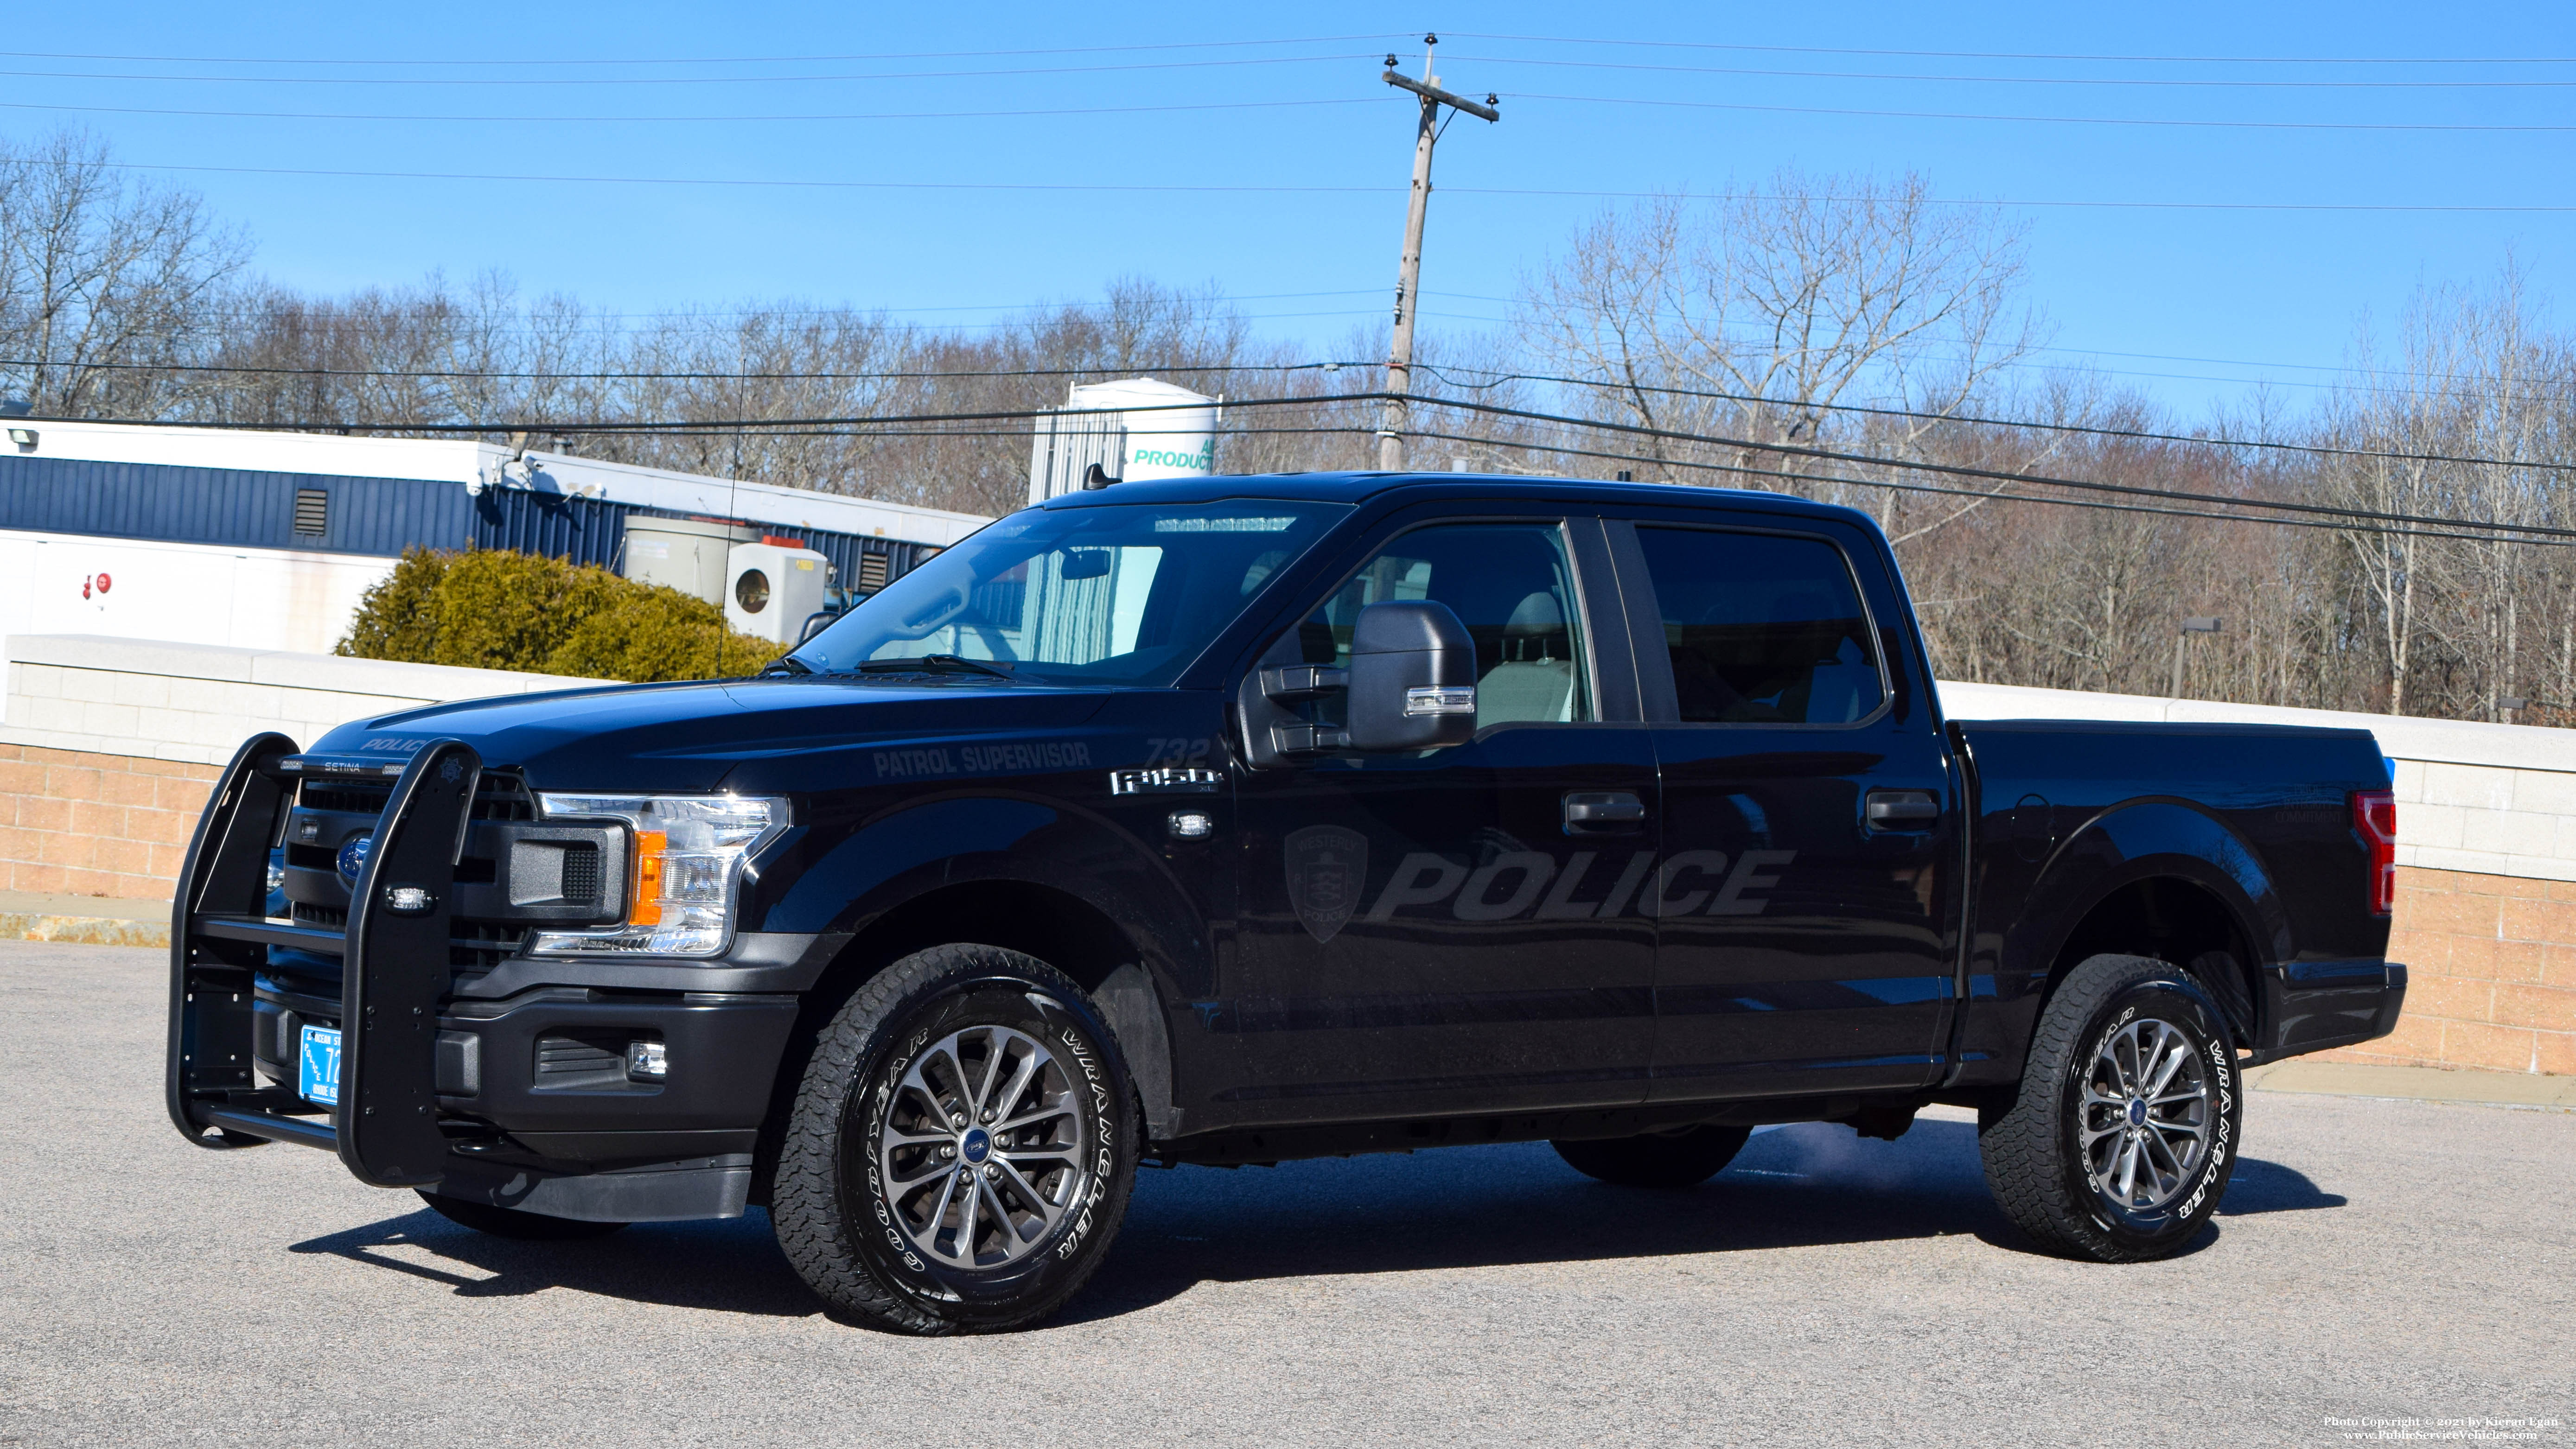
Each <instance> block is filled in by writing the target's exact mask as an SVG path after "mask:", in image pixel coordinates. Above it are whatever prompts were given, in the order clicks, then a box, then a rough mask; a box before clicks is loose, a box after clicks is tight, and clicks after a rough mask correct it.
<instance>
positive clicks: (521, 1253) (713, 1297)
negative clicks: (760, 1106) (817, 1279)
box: [288, 1208, 823, 1318]
mask: <svg viewBox="0 0 2576 1449" xmlns="http://www.w3.org/2000/svg"><path fill="white" fill-rule="evenodd" d="M288 1251H290V1252H296V1253H328V1254H331V1255H333V1256H335V1257H340V1258H345V1259H347V1260H349V1261H350V1262H353V1263H364V1264H366V1265H367V1266H369V1267H371V1268H383V1269H386V1270H388V1271H390V1272H394V1273H401V1274H405V1275H408V1276H410V1277H413V1278H418V1279H422V1280H424V1281H427V1282H430V1283H437V1284H443V1285H445V1286H446V1287H447V1288H449V1289H450V1290H452V1291H453V1292H454V1293H455V1294H456V1295H457V1296H458V1297H460V1298H511V1297H518V1296H521V1295H524V1294H529V1293H542V1292H545V1291H547V1290H549V1289H554V1288H563V1289H569V1290H571V1291H573V1292H576V1293H596V1294H599V1295H601V1296H602V1297H607V1298H622V1299H626V1300H628V1301H630V1302H636V1303H653V1304H660V1305H663V1306H666V1307H672V1308H699V1309H707V1310H710V1311H714V1312H721V1313H752V1314H768V1315H778V1316H785V1317H797V1318H802V1317H809V1316H811V1315H813V1314H816V1313H820V1312H822V1311H823V1304H822V1302H821V1300H819V1299H817V1298H816V1297H815V1296H814V1294H813V1292H812V1290H810V1289H808V1288H807V1287H806V1286H805V1282H804V1280H803V1279H801V1278H798V1277H797V1276H796V1270H795V1269H793V1268H790V1267H789V1266H788V1265H787V1259H786V1257H785V1256H784V1255H782V1254H781V1253H780V1252H779V1251H778V1244H777V1242H776V1241H775V1240H774V1239H772V1238H771V1237H770V1235H769V1215H768V1214H767V1213H764V1212H762V1211H761V1210H760V1209H758V1208H754V1209H752V1210H751V1211H749V1212H748V1213H745V1214H744V1215H743V1216H742V1217H739V1218H732V1219H726V1220H723V1221H716V1222H692V1223H638V1224H636V1225H635V1226H633V1227H630V1228H628V1229H626V1230H625V1231H623V1232H620V1233H616V1234H613V1235H611V1236H609V1237H605V1238H598V1239H594V1240H591V1241H588V1242H567V1243H531V1242H520V1241H516V1240H513V1239H509V1238H496V1237H492V1236H490V1235H488V1234H484V1233H478V1232H476V1231H474V1230H473V1229H471V1228H466V1227H460V1226H458V1225H457V1224H455V1223H451V1222H449V1221H448V1220H447V1219H445V1218H443V1217H440V1216H439V1215H438V1214H436V1213H434V1212H431V1211H430V1210H428V1209H427V1208H423V1209H421V1210H420V1211H419V1212H415V1213H405V1214H403V1215H401V1216H400V1217H391V1218H386V1219H384V1220H382V1221H380V1222H374V1223H369V1224H367V1225H366V1226H365V1227H360V1228H351V1229H349V1230H347V1231H345V1232H338V1233H332V1234H329V1235H328V1236H325V1237H319V1238H311V1239H308V1240H306V1241H304V1242H301V1243H297V1244H295V1245H294V1246H293V1247H292V1248H290V1249H289V1250H288Z"/></svg>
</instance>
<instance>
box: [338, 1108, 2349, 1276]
mask: <svg viewBox="0 0 2576 1449" xmlns="http://www.w3.org/2000/svg"><path fill="white" fill-rule="evenodd" d="M2344 1201H2345V1200H2344V1199H2343V1198H2342V1197H2340V1196H2338V1195H2335V1194H2332V1193H2327V1192H2324V1191H2321V1190H2320V1189H2319V1188H2318V1187H2317V1185H2316V1184H2315V1183H2314V1182H2312V1181H2310V1180H2309V1179H2308V1178H2307V1177H2306V1176H2305V1175H2303V1174H2301V1173H2300V1172H2298V1171H2297V1170H2295V1169H2293V1168H2289V1167H2285V1166H2282V1165H2281V1164H2279V1163H2274V1162H2267V1161H2263V1160H2261V1159H2259V1158H2243V1159H2240V1160H2239V1162H2238V1164H2237V1169H2236V1176H2235V1180H2234V1182H2233V1183H2232V1185H2231V1186H2230V1187H2229V1189H2228V1194H2227V1199H2226V1203H2225V1205H2224V1206H2223V1207H2222V1208H2221V1209H2220V1216H2221V1217H2241V1216H2245V1215H2248V1214H2253V1213H2270V1212H2297V1211H2302V1210H2308V1209H2315V1208H2332V1207H2341V1206H2343V1205H2344ZM1954 1234H1968V1235H1973V1236H1974V1237H1976V1238H1978V1239H1979V1240H1981V1241H1983V1242H1985V1243H1987V1244H1989V1245H1991V1246H1994V1247H1997V1248H2000V1249H2004V1250H2006V1251H2010V1252H2017V1253H2027V1252H2034V1251H2036V1249H2034V1248H2033V1247H2032V1246H2031V1245H2030V1243H2029V1242H2028V1241H2027V1240H2025V1239H2024V1238H2023V1237H2022V1236H2021V1235H2020V1233H2019V1232H2018V1231H2017V1230H2015V1229H2014V1228H2013V1227H2012V1225H2011V1224H2010V1223H2009V1222H2007V1221H2006V1220H2005V1219H2004V1216H2003V1214H2002V1213H2001V1212H1999V1211H1998V1210H1997V1209H1996V1208H1995V1206H1994V1202H1993V1200H1992V1199H1991V1198H1990V1197H1988V1195H1987V1193H1986V1184H1985V1177H1984V1174H1983V1170H1982V1168H1981V1167H1980V1166H1979V1163H1978V1160H1977V1143H1976V1129H1975V1128H1974V1127H1973V1126H1971V1125H1970V1124H1968V1123H1965V1122H1954V1121H1941V1120H1935V1119H1929V1118H1927V1119H1922V1120H1918V1121H1917V1122H1916V1123H1915V1125H1914V1127H1913V1130H1911V1131H1909V1132H1908V1133H1907V1134H1906V1135H1905V1136H1904V1137H1903V1138H1901V1139H1899V1140H1897V1141H1895V1142H1879V1141H1873V1140H1868V1139H1864V1138H1861V1137H1859V1136H1858V1135H1856V1134H1855V1133H1853V1132H1852V1130H1851V1129H1850V1128H1848V1127H1842V1126H1836V1125H1833V1124H1829V1123H1820V1122H1815V1123H1801V1124H1798V1125H1796V1126H1790V1127H1782V1128H1777V1129H1773V1130H1769V1131H1764V1132H1762V1133H1759V1134H1757V1135H1756V1136H1755V1137H1754V1139H1753V1140H1752V1141H1751V1142H1750V1143H1748V1144H1747V1145H1746V1147H1745V1149H1744V1151H1743V1152H1742V1153H1741V1154H1740V1155H1739V1156H1738V1157H1737V1158H1736V1160H1735V1161H1734V1163H1733V1164H1731V1165H1730V1166H1729V1167H1728V1168H1727V1170H1726V1171H1725V1172H1724V1173H1721V1174H1720V1175H1719V1176H1717V1177H1716V1178H1715V1179H1713V1180H1711V1181H1709V1182H1707V1183H1705V1184H1702V1185H1701V1186H1699V1187H1695V1188H1687V1189H1681V1190H1678V1191H1665V1190H1657V1189H1647V1188H1626V1187H1614V1186H1611V1185H1609V1184H1607V1183H1600V1182H1595V1181H1593V1180H1592V1179H1590V1178H1587V1177H1584V1176H1583V1175H1581V1174H1580V1173H1577V1172H1576V1171H1575V1170H1574V1169H1573V1168H1570V1167H1568V1166H1566V1165H1565V1163H1564V1162H1563V1161H1562V1160H1560V1159H1559V1158H1558V1157H1557V1155H1556V1153H1555V1152H1554V1150H1553V1149H1551V1148H1549V1147H1548V1146H1547V1144H1545V1143H1513V1144H1508V1145H1503V1146H1494V1147H1471V1148H1452V1149H1444V1150H1439V1151H1431V1152H1424V1153H1420V1154H1417V1155H1414V1156H1400V1155H1388V1156H1374V1157H1358V1158H1348V1159H1325V1160H1323V1161H1317V1162H1290V1163H1283V1164H1281V1165H1280V1166H1278V1167H1275V1168H1259V1167H1247V1168H1241V1169H1237V1170H1233V1171H1223V1170H1218V1169H1212V1168H1204V1167H1188V1168H1180V1169H1177V1170H1174V1171H1170V1172H1162V1171H1155V1170H1150V1169H1149V1170H1148V1171H1146V1172H1144V1173H1143V1174H1141V1175H1140V1177H1139V1179H1138V1182H1137V1186H1136V1196H1135V1199H1134V1201H1133V1203H1132V1205H1131V1206H1130V1208H1129V1210H1128V1214H1127V1223H1126V1226H1125V1228H1124V1230H1123V1231H1122V1232H1121V1233H1120V1235H1119V1239H1118V1244H1117V1246H1116V1247H1115V1248H1114V1249H1113V1250H1112V1251H1111V1254H1110V1256H1109V1259H1108V1261H1107V1262H1106V1263H1104V1264H1103V1265H1102V1267H1101V1269H1100V1272H1099V1274H1098V1276H1096V1277H1095V1278H1094V1279H1093V1280H1092V1283H1091V1286H1090V1287H1089V1288H1088V1289H1087V1290H1086V1291H1085V1292H1084V1293H1083V1294H1082V1295H1081V1296H1080V1297H1078V1298H1076V1299H1075V1300H1074V1302H1073V1303H1072V1304H1071V1305H1070V1307H1069V1308H1068V1309H1067V1311H1066V1312H1065V1313H1064V1314H1062V1315H1060V1316H1059V1317H1057V1318H1056V1319H1055V1320H1053V1321H1054V1322H1056V1323H1077V1322H1083V1321H1089V1320H1098V1319H1106V1318H1114V1317H1117V1316H1119V1315H1121V1314H1125V1313H1131V1312H1134V1311H1137V1310H1139V1309H1143V1308H1149V1307H1152V1306H1153V1305H1155V1304H1157V1303H1161V1302H1165V1301H1167V1300H1169V1299H1172V1298H1176V1297H1178V1296H1180V1295H1181V1294H1183V1293H1185V1292H1187V1291H1188V1290H1189V1289H1190V1288H1191V1287H1192V1286H1194V1285H1196V1284H1198V1283H1202V1282H1228V1281H1246V1280H1253V1279H1267V1278H1295V1277H1304V1276H1324V1275H1340V1274H1361V1273H1400V1272H1410V1271H1414V1270H1418V1269H1425V1268H1475V1267H1497V1266H1504V1265H1511V1264H1547V1263H1580V1262H1585V1261H1591V1260H1608V1259H1621V1258H1649V1257H1666V1256H1676V1255H1688V1254H1706V1253H1728V1252H1746V1251H1759V1250H1762V1249H1770V1248H1799V1247H1822V1246H1831V1245H1834V1244H1849V1243H1867V1242H1893V1241H1898V1240H1903V1239H1911V1238H1930V1237H1938V1236H1946V1235H1954ZM2216 1237H2217V1234H2216V1233H2215V1232H2209V1233H2204V1234H2203V1235H2202V1236H2201V1239H2200V1241H2199V1242H2197V1243H2195V1244H2194V1245H2193V1246H2192V1247H2191V1248H2189V1249H2186V1250H2185V1251H2186V1252H2197V1251H2200V1250H2202V1249H2204V1248H2206V1247H2207V1246H2209V1244H2210V1243H2211V1242H2213V1241H2214V1240H2215V1239H2216ZM292 1251H294V1252H297V1253H319V1254H330V1255H333V1256H336V1257H340V1258H344V1259H347V1260H348V1261H351V1262H356V1263H364V1264H367V1265H368V1266H370V1267H374V1268H381V1269H384V1270H387V1271H389V1272H393V1273H399V1274H403V1275H407V1276H409V1277H412V1278H416V1279H420V1280H423V1281H424V1282H427V1283H432V1284H437V1285H441V1286H443V1287H444V1288H445V1289H446V1290H448V1291H450V1292H453V1293H454V1294H456V1295H458V1296H460V1297H469V1298H508V1297H515V1296H519V1295H524V1294H530V1293H541V1292H545V1291H547V1290H549V1289H556V1288H562V1289H569V1290H571V1291H574V1292H579V1293H595V1294H599V1295H601V1296H603V1297H609V1298H620V1299H626V1300H629V1301H633V1302H638V1303H651V1304H659V1305H663V1306H668V1307H676V1308H694V1309H703V1310H707V1311H711V1312H721V1313H748V1314H761V1315H776V1316H785V1317H803V1316H807V1315H811V1314H814V1313H818V1312H821V1311H822V1308H823V1305H822V1303H821V1302H820V1301H819V1300H818V1299H816V1298H815V1297H814V1295H813V1294H812V1293H811V1292H810V1291H809V1290H808V1289H807V1288H806V1287H805V1285H804V1283H803V1281H802V1280H800V1279H799V1278H798V1277H797V1276H796V1273H795V1270H793V1269H792V1268H790V1267H789V1266H788V1265H787V1260H786V1258H785V1257H784V1256H783V1255H781V1254H780V1252H779V1251H778V1247H777V1244H776V1243H775V1242H774V1241H773V1240H772V1239H771V1237H770V1233H769V1219H768V1216H767V1214H765V1213H763V1212H761V1211H760V1210H759V1209H757V1208H755V1209H753V1210H751V1212H749V1213H748V1214H746V1215H745V1216H743V1217H741V1218H738V1219H734V1220H730V1221H724V1222H697V1223H647V1224H639V1225H637V1226H635V1227H631V1228H628V1229H626V1230H625V1231H624V1232H621V1233H617V1234H615V1235H613V1236H611V1237H607V1238H602V1239H598V1240H596V1241H592V1242H569V1243H529V1242H518V1241H513V1240H510V1239H506V1238H495V1237H489V1236H486V1235H485V1234H482V1233H477V1232H474V1231H472V1230H471V1229H468V1228H464V1227H460V1226H458V1225H456V1224H454V1223H451V1222H449V1221H447V1220H446V1219H445V1218H442V1217H440V1216H438V1215H437V1214H435V1213H433V1212H430V1211H429V1210H427V1209H426V1208H424V1209H422V1210H420V1211H418V1212H413V1213H405V1214H402V1215H400V1216H397V1217H390V1218H385V1219H383V1220H381V1221H378V1222H374V1223H370V1224H367V1225H366V1226H364V1227H358V1228H351V1229H349V1230H347V1231H344V1232H338V1233H332V1234H329V1235H327V1236H324V1237H319V1238H313V1239H309V1240H307V1241H305V1242H301V1243H297V1244H295V1245H294V1247H293V1249H292Z"/></svg>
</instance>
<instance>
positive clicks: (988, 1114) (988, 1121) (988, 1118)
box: [984, 1111, 993, 1127]
mask: <svg viewBox="0 0 2576 1449" xmlns="http://www.w3.org/2000/svg"><path fill="white" fill-rule="evenodd" d="M992 1123H993V1114H992V1113H991V1112H990V1111H987V1112H986V1113H985V1114H984V1125H986V1126H988V1127H989V1126H991V1125H992Z"/></svg>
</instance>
